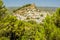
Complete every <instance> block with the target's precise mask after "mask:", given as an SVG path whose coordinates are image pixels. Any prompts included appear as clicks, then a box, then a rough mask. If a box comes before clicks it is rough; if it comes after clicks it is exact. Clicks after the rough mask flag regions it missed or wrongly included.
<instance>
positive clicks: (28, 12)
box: [14, 4, 49, 23]
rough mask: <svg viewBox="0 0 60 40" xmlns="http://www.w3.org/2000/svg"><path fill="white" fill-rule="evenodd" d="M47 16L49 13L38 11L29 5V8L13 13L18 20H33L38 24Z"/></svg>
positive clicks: (32, 5)
mask: <svg viewBox="0 0 60 40" xmlns="http://www.w3.org/2000/svg"><path fill="white" fill-rule="evenodd" d="M47 14H49V12H45V11H40V10H38V9H37V8H36V7H35V5H34V4H30V5H29V6H27V7H24V8H22V9H19V10H17V11H15V12H14V16H16V17H17V19H18V20H24V21H29V20H33V21H36V22H38V23H40V22H42V21H43V19H45V17H46V15H47Z"/></svg>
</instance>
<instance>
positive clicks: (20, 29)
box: [0, 0, 60, 40]
mask: <svg viewBox="0 0 60 40" xmlns="http://www.w3.org/2000/svg"><path fill="white" fill-rule="evenodd" d="M0 40H60V8H59V9H58V10H57V11H56V12H55V13H54V14H53V15H52V16H49V15H47V16H46V18H45V20H44V23H43V24H38V23H36V22H34V21H28V22H25V21H21V20H17V19H16V17H15V16H13V15H10V14H9V12H8V10H7V9H6V8H5V7H4V5H3V2H2V1H1V0H0Z"/></svg>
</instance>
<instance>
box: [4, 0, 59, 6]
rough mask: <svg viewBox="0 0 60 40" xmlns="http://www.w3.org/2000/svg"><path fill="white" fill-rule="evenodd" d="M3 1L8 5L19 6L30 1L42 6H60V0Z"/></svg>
mask: <svg viewBox="0 0 60 40" xmlns="http://www.w3.org/2000/svg"><path fill="white" fill-rule="evenodd" d="M3 2H4V5H5V6H6V7H18V6H22V5H25V4H30V3H35V5H36V6H40V7H60V0H3Z"/></svg>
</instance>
